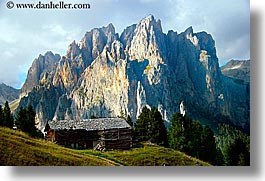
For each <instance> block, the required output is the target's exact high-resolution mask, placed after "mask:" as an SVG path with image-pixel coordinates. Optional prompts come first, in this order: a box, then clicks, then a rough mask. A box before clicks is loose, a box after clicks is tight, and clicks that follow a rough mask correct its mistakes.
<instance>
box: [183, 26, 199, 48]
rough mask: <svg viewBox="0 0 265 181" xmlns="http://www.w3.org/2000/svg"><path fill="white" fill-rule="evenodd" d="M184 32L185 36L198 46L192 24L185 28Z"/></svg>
mask: <svg viewBox="0 0 265 181" xmlns="http://www.w3.org/2000/svg"><path fill="white" fill-rule="evenodd" d="M184 33H185V35H186V38H187V39H188V40H190V41H191V42H192V44H193V45H194V46H198V43H199V40H198V38H197V36H196V35H194V34H193V28H192V26H190V27H189V28H187V29H186V30H185V32H184Z"/></svg>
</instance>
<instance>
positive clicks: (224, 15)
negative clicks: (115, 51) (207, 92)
mask: <svg viewBox="0 0 265 181" xmlns="http://www.w3.org/2000/svg"><path fill="white" fill-rule="evenodd" d="M50 1H51V0H42V1H41V2H43V3H45V2H50ZM53 1H54V2H58V1H57V0H53ZM6 2H7V0H4V1H1V2H0V27H1V28H0V52H2V53H1V54H0V72H1V74H0V82H5V83H7V84H9V85H12V86H16V87H20V85H21V81H22V79H23V75H25V74H26V73H27V70H28V68H29V67H30V65H31V63H32V62H33V60H34V58H36V57H37V56H38V55H39V54H44V53H45V52H46V51H49V50H51V51H53V52H54V53H59V54H61V55H64V54H65V53H66V50H67V47H68V45H69V44H70V43H71V42H72V41H73V40H76V41H80V40H81V38H82V37H83V36H84V34H85V32H87V31H90V30H91V29H92V28H95V27H102V26H107V25H108V24H109V23H113V24H114V26H115V28H116V31H117V32H118V33H121V32H122V31H123V30H124V29H125V28H126V27H127V26H129V25H131V24H135V23H138V22H139V21H140V20H141V19H142V18H143V17H145V16H147V15H149V14H153V15H154V16H155V17H156V18H158V19H161V22H162V26H163V31H164V32H167V31H168V30H170V29H173V30H174V31H177V32H178V33H180V32H182V31H184V30H185V29H186V28H187V27H189V26H193V29H194V31H195V32H198V31H206V32H208V33H210V34H212V36H213V38H214V39H215V42H216V48H217V54H218V57H219V60H220V63H221V64H223V63H225V62H226V61H227V60H229V59H231V58H235V59H236V58H238V59H248V58H249V57H250V55H249V54H250V48H249V26H250V22H249V0H241V1H240V3H238V2H231V1H230V0H215V1H212V0H200V1H195V0H164V1H161V0H126V1H124V0H101V1H98V0H89V1H88V0H64V2H65V3H90V5H91V8H90V9H86V10H30V9H23V10H22V9H12V10H10V9H7V8H6V7H5V4H6ZM14 2H16V3H18V2H20V1H19V0H14ZM23 2H29V3H32V2H34V1H32V0H28V1H27V0H24V1H23ZM21 75H22V77H21Z"/></svg>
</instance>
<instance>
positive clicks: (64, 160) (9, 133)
mask: <svg viewBox="0 0 265 181" xmlns="http://www.w3.org/2000/svg"><path fill="white" fill-rule="evenodd" d="M0 148H1V149H0V155H1V157H0V165H10V166H11V165H12V166H85V165H90V166H112V165H114V163H113V162H111V161H107V160H104V159H100V158H98V157H95V156H91V155H82V154H79V153H77V152H76V151H73V150H70V149H67V148H64V147H61V146H58V145H56V144H53V143H49V142H46V141H44V140H39V139H33V138H31V137H29V136H28V135H27V134H25V133H23V132H20V131H14V130H10V129H8V128H3V127H0Z"/></svg>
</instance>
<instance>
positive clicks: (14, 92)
mask: <svg viewBox="0 0 265 181" xmlns="http://www.w3.org/2000/svg"><path fill="white" fill-rule="evenodd" d="M18 96H19V90H18V89H15V88H13V87H10V86H8V85H6V84H4V83H0V104H2V105H3V104H4V103H5V102H6V101H8V102H11V101H13V100H15V99H17V98H18Z"/></svg>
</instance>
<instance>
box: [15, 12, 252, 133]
mask: <svg viewBox="0 0 265 181" xmlns="http://www.w3.org/2000/svg"><path fill="white" fill-rule="evenodd" d="M232 64H233V63H231V65H232ZM242 64H244V62H243V63H242ZM233 65H234V64H233ZM238 67H241V66H235V68H234V69H236V68H238ZM234 69H233V68H231V67H230V68H229V67H223V68H222V69H221V68H220V66H219V62H218V57H217V55H216V47H215V41H214V39H213V37H212V36H211V35H210V34H208V33H207V32H198V33H195V32H193V28H192V27H189V28H187V29H186V30H185V31H184V32H181V33H178V32H174V31H172V30H170V31H168V32H167V33H163V30H162V26H161V21H160V20H157V19H155V18H154V16H152V15H149V16H147V17H145V18H143V19H142V20H141V21H140V22H139V23H138V24H133V25H131V26H129V27H127V28H125V29H124V31H123V32H122V33H121V35H119V34H118V33H116V32H115V28H114V25H113V24H109V25H108V26H106V27H102V28H94V29H92V30H90V31H89V32H86V33H85V35H84V37H83V38H82V39H81V41H80V42H76V41H73V42H72V43H71V44H70V45H69V47H68V50H67V53H66V55H64V56H61V55H58V54H54V53H52V52H50V51H49V52H47V53H45V54H44V55H39V57H37V58H36V59H35V60H34V61H33V63H32V66H31V67H30V69H29V71H28V75H27V79H26V81H25V83H24V85H23V87H22V89H21V90H20V102H19V106H18V108H19V107H20V106H27V105H28V104H31V105H33V107H34V108H35V110H36V113H37V116H36V121H37V122H38V127H39V129H42V128H43V127H44V126H45V124H46V122H47V121H48V120H62V119H65V120H70V119H82V118H90V117H92V116H96V117H116V116H119V115H121V113H124V114H125V115H130V116H131V117H132V119H133V120H134V121H136V120H137V117H138V116H139V115H140V113H141V110H142V108H143V107H144V106H147V107H156V108H158V110H159V111H160V113H161V115H162V117H163V119H164V120H165V121H168V122H170V119H171V117H172V115H173V114H174V113H175V112H179V105H180V103H181V101H183V102H184V106H185V111H186V114H187V115H189V116H190V117H192V118H193V119H199V120H201V121H203V122H206V123H210V124H214V125H217V123H219V122H229V123H231V124H234V125H236V126H240V127H243V128H246V127H248V126H247V125H249V122H250V115H249V114H250V106H249V97H250V93H249V89H250V88H249V81H248V82H245V81H237V79H235V78H234V77H232V78H231V73H228V72H230V70H234ZM228 70H229V71H228ZM222 72H223V73H222ZM235 76H239V77H240V79H242V77H243V80H249V73H248V74H245V73H244V72H243V73H239V74H236V75H235Z"/></svg>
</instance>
